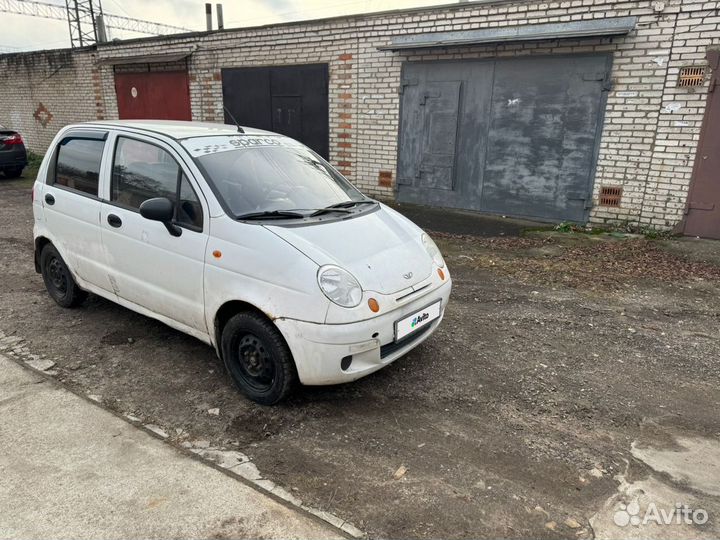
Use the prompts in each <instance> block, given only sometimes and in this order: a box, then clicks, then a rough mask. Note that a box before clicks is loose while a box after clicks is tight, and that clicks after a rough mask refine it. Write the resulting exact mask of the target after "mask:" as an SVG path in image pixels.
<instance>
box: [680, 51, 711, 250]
mask: <svg viewBox="0 0 720 540" xmlns="http://www.w3.org/2000/svg"><path fill="white" fill-rule="evenodd" d="M708 60H709V62H710V67H711V68H712V70H713V73H712V79H711V81H710V89H709V91H708V101H707V108H706V110H705V119H704V120H703V127H702V131H701V132H700V142H699V143H698V151H697V156H696V158H695V169H694V171H693V179H692V184H691V186H690V195H689V197H688V203H687V209H686V218H685V225H684V233H685V234H686V235H688V236H701V237H704V238H716V239H720V90H718V80H719V79H720V74H719V73H718V70H719V69H718V68H720V51H709V52H708Z"/></svg>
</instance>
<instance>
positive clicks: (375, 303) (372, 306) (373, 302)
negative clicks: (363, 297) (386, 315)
mask: <svg viewBox="0 0 720 540" xmlns="http://www.w3.org/2000/svg"><path fill="white" fill-rule="evenodd" d="M368 307H369V308H370V311H372V312H373V313H377V312H378V311H380V304H378V301H377V300H375V299H374V298H370V299H369V300H368Z"/></svg>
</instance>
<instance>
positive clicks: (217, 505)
mask: <svg viewBox="0 0 720 540" xmlns="http://www.w3.org/2000/svg"><path fill="white" fill-rule="evenodd" d="M0 444H1V445H2V452H0V538H3V539H6V538H22V539H30V538H51V539H60V538H73V539H78V540H80V539H85V538H87V539H113V538H118V539H120V538H122V539H127V538H133V539H134V538H161V539H165V538H167V539H169V538H193V539H201V538H317V539H321V538H343V535H342V533H340V532H339V531H338V530H337V529H335V528H333V527H331V526H330V525H328V524H326V523H323V522H321V521H320V520H317V519H315V518H313V517H312V516H310V515H308V514H305V513H303V512H301V511H299V510H296V509H294V508H292V507H289V506H286V505H284V504H282V503H280V502H278V501H276V500H275V499H273V498H271V497H269V496H267V495H265V494H263V493H261V492H260V491H258V490H256V489H254V488H252V487H250V486H248V485H246V484H244V483H242V482H240V481H238V480H236V479H233V478H231V477H229V476H228V475H226V474H223V473H222V472H220V471H218V470H216V469H214V468H212V467H210V466H208V465H205V464H203V463H201V462H199V461H198V460H196V459H193V458H191V457H190V456H188V455H185V454H183V453H182V452H181V451H179V450H177V449H176V448H173V447H172V446H170V445H168V444H166V443H164V442H162V441H161V440H158V439H156V438H155V437H153V436H151V435H150V434H148V433H146V432H144V431H143V430H141V429H139V428H137V427H135V426H133V425H131V424H129V423H127V422H125V421H123V420H122V419H120V418H118V417H116V416H115V415H113V414H111V413H109V412H108V411H105V410H103V409H102V408H100V407H98V406H96V405H93V404H92V403H89V402H87V401H85V400H83V399H82V398H80V397H78V396H76V395H74V394H72V393H71V392H69V391H67V390H65V389H63V388H62V387H60V386H59V385H58V384H56V383H54V382H53V381H50V380H48V379H46V378H45V377H43V376H41V375H39V374H35V373H33V372H30V371H28V370H26V369H24V368H22V367H20V366H19V365H17V364H16V363H14V362H13V361H11V360H9V359H7V358H5V357H3V356H0Z"/></svg>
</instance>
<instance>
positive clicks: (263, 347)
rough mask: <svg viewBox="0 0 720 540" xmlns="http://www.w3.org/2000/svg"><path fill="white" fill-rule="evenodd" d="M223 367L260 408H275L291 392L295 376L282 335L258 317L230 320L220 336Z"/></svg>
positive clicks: (239, 316)
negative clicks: (263, 406) (270, 406)
mask: <svg viewBox="0 0 720 540" xmlns="http://www.w3.org/2000/svg"><path fill="white" fill-rule="evenodd" d="M221 348H222V353H223V361H224V362H225V367H226V368H227V370H228V371H229V372H230V376H231V377H232V378H233V381H234V382H235V384H236V385H237V387H238V388H239V389H240V390H241V391H242V392H243V393H244V394H245V395H246V396H248V397H249V398H250V399H252V400H253V401H255V402H257V403H260V404H261V405H274V404H275V403H277V402H279V401H281V400H282V399H284V398H285V397H287V395H288V394H289V393H290V391H291V390H292V387H293V385H294V383H295V379H296V373H295V364H294V363H293V359H292V354H291V353H290V349H289V348H288V346H287V344H286V343H285V340H284V339H283V337H282V335H281V334H280V332H279V331H278V329H277V328H275V325H273V324H272V322H270V321H269V320H267V319H266V318H264V317H262V316H261V315H259V314H256V313H251V312H242V313H238V314H237V315H235V316H233V317H232V318H231V319H230V320H229V321H228V322H227V324H226V325H225V328H223V332H222V338H221Z"/></svg>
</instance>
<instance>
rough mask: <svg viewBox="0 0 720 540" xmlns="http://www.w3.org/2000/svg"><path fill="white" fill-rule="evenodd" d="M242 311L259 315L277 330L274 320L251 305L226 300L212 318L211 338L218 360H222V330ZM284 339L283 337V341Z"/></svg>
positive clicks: (239, 301) (240, 301)
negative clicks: (212, 338)
mask: <svg viewBox="0 0 720 540" xmlns="http://www.w3.org/2000/svg"><path fill="white" fill-rule="evenodd" d="M243 311H249V312H251V313H255V314H257V315H260V316H261V317H264V318H265V319H267V320H268V321H270V322H271V323H273V325H274V326H275V328H277V325H276V324H275V318H274V317H273V316H271V315H270V314H268V313H265V312H264V311H263V310H261V309H259V308H258V307H256V306H254V305H252V304H251V303H249V302H245V301H244V300H228V301H227V302H225V303H224V304H223V305H221V306H220V307H219V308H218V310H217V311H216V312H215V317H214V318H213V321H214V323H213V337H214V339H215V350H216V351H217V354H218V357H219V358H220V359H222V347H221V346H220V343H221V338H222V332H223V329H224V328H225V325H226V324H227V322H228V321H229V320H230V318H231V317H232V316H233V315H236V314H238V313H240V312H243ZM277 330H278V333H279V334H280V335H281V336H282V332H281V331H280V329H279V328H277ZM284 339H285V337H284V336H283V340H284ZM286 344H287V340H286Z"/></svg>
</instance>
